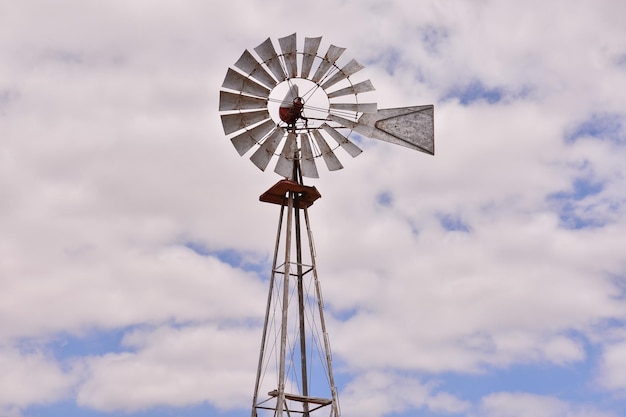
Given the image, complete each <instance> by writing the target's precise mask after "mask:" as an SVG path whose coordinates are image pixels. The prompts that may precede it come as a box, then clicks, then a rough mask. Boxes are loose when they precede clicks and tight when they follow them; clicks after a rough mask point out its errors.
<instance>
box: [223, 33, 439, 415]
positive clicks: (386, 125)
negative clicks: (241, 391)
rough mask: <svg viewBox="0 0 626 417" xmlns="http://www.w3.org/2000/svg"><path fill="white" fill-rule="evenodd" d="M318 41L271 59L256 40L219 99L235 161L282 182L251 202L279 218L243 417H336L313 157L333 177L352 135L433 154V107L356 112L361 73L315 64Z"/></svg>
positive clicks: (336, 53) (352, 65)
mask: <svg viewBox="0 0 626 417" xmlns="http://www.w3.org/2000/svg"><path fill="white" fill-rule="evenodd" d="M321 39H322V38H321V37H319V38H305V40H304V47H303V49H302V51H301V52H299V51H298V50H297V40H296V34H293V35H290V36H287V37H284V38H280V39H278V42H279V45H280V49H281V52H282V53H281V54H278V53H277V52H276V49H275V48H274V45H273V43H272V41H271V39H269V38H268V39H266V40H265V41H264V42H263V43H261V44H260V45H259V46H257V47H256V48H254V51H255V52H256V55H257V57H255V56H253V55H252V53H251V52H249V51H248V50H246V51H244V53H243V54H242V55H241V57H240V58H239V60H238V61H237V62H236V63H235V65H234V68H229V69H228V71H227V74H226V78H225V79H224V83H223V84H222V90H221V91H220V104H219V110H220V112H221V120H222V125H223V127H224V132H225V134H226V135H232V136H231V138H230V140H231V142H232V143H233V145H234V146H235V149H236V150H237V151H238V152H239V154H240V155H244V154H246V153H247V152H248V151H250V150H251V149H252V148H255V147H256V150H255V151H254V153H252V155H251V157H250V160H251V161H252V162H253V163H254V164H255V165H256V166H257V167H258V168H259V169H261V170H262V171H264V170H265V169H266V168H267V166H268V165H269V162H270V160H271V159H272V158H273V157H274V156H277V157H278V160H277V163H276V165H275V168H274V171H275V172H276V173H278V174H279V175H280V176H282V177H283V178H284V179H282V180H280V181H278V182H277V183H276V184H275V185H274V186H272V187H271V188H270V189H269V190H267V191H266V192H265V193H263V194H262V195H261V197H260V200H261V201H263V202H266V203H273V204H277V205H279V206H280V215H279V221H278V230H277V234H276V244H275V248H274V257H273V262H272V270H271V274H270V281H269V292H268V297H267V307H266V312H265V320H264V325H263V335H262V340H261V349H260V354H259V362H258V368H257V375H256V382H255V388H254V394H253V400H252V417H259V416H265V415H267V416H275V417H283V416H285V415H286V416H293V415H302V416H304V417H309V416H310V415H329V416H330V417H339V415H340V408H339V402H338V397H337V389H336V387H335V380H334V375H333V369H332V357H331V350H330V342H329V339H328V333H327V331H326V322H325V319H324V304H323V301H322V292H321V288H320V283H319V280H318V276H317V268H316V261H315V246H314V243H313V235H312V232H311V225H310V222H309V213H308V209H309V208H310V207H311V205H312V204H313V203H314V202H315V201H316V200H317V199H318V198H320V197H321V195H320V193H319V192H318V191H317V189H316V188H315V187H313V186H307V185H305V184H304V182H303V177H309V178H317V177H318V171H317V166H316V163H315V160H316V159H318V158H319V157H321V158H322V159H323V160H324V162H325V164H326V166H327V167H328V169H329V170H330V171H335V170H339V169H341V168H343V166H342V164H341V163H340V162H339V159H338V158H337V156H336V155H335V151H336V150H337V149H339V148H341V149H343V150H344V151H345V152H347V153H348V154H349V155H350V156H352V157H355V156H357V155H359V154H360V153H361V152H362V151H361V149H360V148H359V147H358V146H357V145H356V144H355V143H354V142H353V141H352V140H350V138H351V137H352V138H354V137H358V136H359V135H361V136H365V137H369V138H373V139H380V140H384V141H387V142H391V143H395V144H398V145H402V146H405V147H408V148H411V149H414V150H418V151H421V152H425V153H428V154H431V155H433V154H434V125H433V106H432V105H427V106H412V107H403V108H393V109H381V110H378V109H377V105H376V103H362V102H361V101H360V97H359V96H360V95H361V94H363V93H368V92H370V91H373V90H374V87H373V85H372V83H371V82H370V81H369V80H366V81H362V82H359V83H353V82H352V79H351V78H350V77H351V76H352V75H354V74H355V73H356V72H358V71H360V70H361V69H362V68H363V66H362V65H360V64H359V63H358V62H356V61H355V60H350V61H348V62H347V63H345V65H343V66H341V67H340V66H339V65H338V62H339V61H340V57H341V55H342V54H343V52H344V51H345V48H340V47H337V46H335V45H330V46H329V47H328V50H327V52H326V53H325V55H323V56H322V55H318V50H319V46H320V43H321ZM313 69H315V70H314V71H313ZM311 74H312V75H311ZM281 145H282V146H281ZM279 148H280V149H281V150H280V151H277V150H278V149H279ZM326 413H327V414H326Z"/></svg>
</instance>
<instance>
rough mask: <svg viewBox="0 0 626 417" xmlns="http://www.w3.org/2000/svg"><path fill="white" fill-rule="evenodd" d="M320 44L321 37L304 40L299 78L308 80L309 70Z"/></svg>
mask: <svg viewBox="0 0 626 417" xmlns="http://www.w3.org/2000/svg"><path fill="white" fill-rule="evenodd" d="M321 42H322V37H321V36H320V37H318V38H304V54H303V56H302V72H301V73H300V77H302V78H309V74H310V73H311V68H312V67H313V61H315V57H316V56H317V50H318V49H319V47H320V43H321Z"/></svg>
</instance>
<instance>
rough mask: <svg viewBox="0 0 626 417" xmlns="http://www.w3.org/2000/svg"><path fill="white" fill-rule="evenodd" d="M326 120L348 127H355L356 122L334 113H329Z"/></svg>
mask: <svg viewBox="0 0 626 417" xmlns="http://www.w3.org/2000/svg"><path fill="white" fill-rule="evenodd" d="M328 120H331V121H333V122H335V123H339V124H340V125H341V126H343V127H347V128H348V129H356V126H357V122H355V121H354V120H348V119H345V118H343V117H339V116H337V115H335V114H329V115H328Z"/></svg>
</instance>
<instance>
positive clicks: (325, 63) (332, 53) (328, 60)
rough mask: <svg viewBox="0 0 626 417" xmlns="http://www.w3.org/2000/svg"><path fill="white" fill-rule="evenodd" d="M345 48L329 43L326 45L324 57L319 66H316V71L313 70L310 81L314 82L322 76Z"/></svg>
mask: <svg viewBox="0 0 626 417" xmlns="http://www.w3.org/2000/svg"><path fill="white" fill-rule="evenodd" d="M345 50H346V48H340V47H338V46H335V45H330V46H329V47H328V52H326V55H325V56H324V59H323V60H322V62H321V63H320V66H319V67H318V68H317V71H315V75H313V78H311V81H313V82H315V83H316V82H319V80H321V79H322V78H324V76H326V73H327V72H328V70H329V69H330V67H331V66H332V65H333V64H334V63H335V62H336V61H337V59H339V57H340V56H341V54H343V52H344V51H345Z"/></svg>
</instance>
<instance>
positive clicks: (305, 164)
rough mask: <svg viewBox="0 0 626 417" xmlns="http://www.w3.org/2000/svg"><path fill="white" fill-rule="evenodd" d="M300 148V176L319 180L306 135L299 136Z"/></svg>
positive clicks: (307, 135)
mask: <svg viewBox="0 0 626 417" xmlns="http://www.w3.org/2000/svg"><path fill="white" fill-rule="evenodd" d="M300 146H301V147H302V155H301V157H300V167H301V169H302V175H303V176H305V177H308V178H319V174H318V173H317V167H316V166H315V159H314V157H313V150H312V149H311V139H310V137H309V134H308V133H301V134H300Z"/></svg>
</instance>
